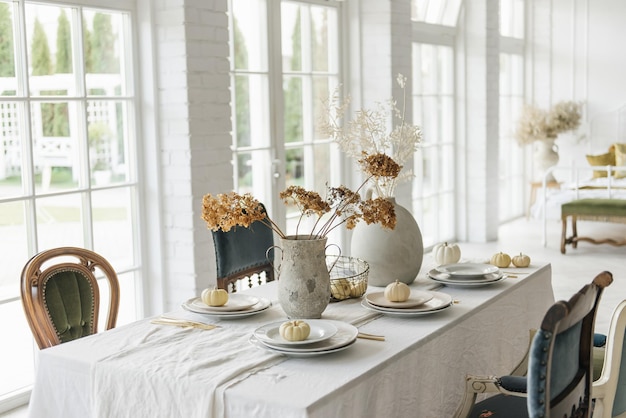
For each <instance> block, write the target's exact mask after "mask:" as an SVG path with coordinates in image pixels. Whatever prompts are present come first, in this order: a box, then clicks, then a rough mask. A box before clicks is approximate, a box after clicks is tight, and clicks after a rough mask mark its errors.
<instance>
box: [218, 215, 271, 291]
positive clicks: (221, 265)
mask: <svg viewBox="0 0 626 418" xmlns="http://www.w3.org/2000/svg"><path fill="white" fill-rule="evenodd" d="M263 211H265V207H263ZM266 221H267V223H264V221H256V222H253V223H252V224H251V225H250V226H249V227H247V228H246V227H243V226H236V227H233V228H232V229H231V230H229V231H228V232H224V231H222V230H218V231H212V235H213V244H214V246H215V260H216V264H217V287H219V288H220V289H226V290H227V291H228V292H235V291H236V290H237V288H238V286H237V282H239V287H244V288H245V287H252V286H254V285H256V284H262V283H264V282H271V281H273V280H274V267H273V266H272V264H273V261H274V255H273V254H274V252H273V251H269V253H268V250H269V249H270V248H271V247H272V246H273V245H274V233H273V232H272V229H271V228H270V227H269V226H268V225H269V218H268V217H267V212H266ZM266 253H268V256H266ZM268 257H269V258H268ZM255 276H256V279H254V281H253V277H255Z"/></svg>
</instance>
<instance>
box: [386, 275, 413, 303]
mask: <svg viewBox="0 0 626 418" xmlns="http://www.w3.org/2000/svg"><path fill="white" fill-rule="evenodd" d="M383 294H384V295H385V299H387V300H388V301H390V302H404V301H406V300H407V299H408V298H409V296H411V288H410V287H409V286H408V285H407V284H406V283H402V282H400V281H398V280H396V281H395V282H393V283H389V284H388V285H387V286H386V287H385V291H384V293H383Z"/></svg>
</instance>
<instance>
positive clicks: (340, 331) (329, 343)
mask: <svg viewBox="0 0 626 418" xmlns="http://www.w3.org/2000/svg"><path fill="white" fill-rule="evenodd" d="M325 321H326V322H329V323H331V324H332V325H334V326H335V328H337V332H336V333H335V335H333V336H332V337H330V338H329V339H327V340H323V341H319V342H316V343H312V344H305V345H293V346H284V345H277V344H273V343H272V342H268V341H259V340H258V339H257V338H256V337H255V336H254V334H253V335H252V338H254V339H255V340H256V341H258V343H259V344H261V345H262V346H264V347H265V348H268V349H273V350H274V351H280V352H281V353H295V354H303V353H309V354H310V353H318V354H325V353H327V352H334V351H335V350H336V349H338V348H341V347H344V346H346V345H349V344H351V343H353V342H354V341H355V340H356V337H357V335H358V334H359V330H358V329H357V327H355V326H354V325H352V324H349V323H347V322H343V321H335V320H325ZM337 351H338V350H337Z"/></svg>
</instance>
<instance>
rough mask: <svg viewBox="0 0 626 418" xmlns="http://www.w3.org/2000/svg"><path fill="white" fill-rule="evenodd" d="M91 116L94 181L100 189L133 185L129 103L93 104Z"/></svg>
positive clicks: (105, 102) (89, 130) (96, 102)
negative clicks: (129, 154) (122, 183)
mask: <svg viewBox="0 0 626 418" xmlns="http://www.w3.org/2000/svg"><path fill="white" fill-rule="evenodd" d="M87 112H88V121H89V122H88V123H89V125H88V127H87V131H88V135H89V161H90V166H91V174H92V181H93V182H94V184H95V185H96V186H102V185H107V184H111V183H121V182H126V181H129V180H130V170H131V167H130V166H129V161H128V148H129V146H130V144H129V143H128V126H127V120H128V116H127V106H126V102H120V101H113V100H92V101H89V102H88V103H87Z"/></svg>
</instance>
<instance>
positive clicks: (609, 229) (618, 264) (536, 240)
mask: <svg viewBox="0 0 626 418" xmlns="http://www.w3.org/2000/svg"><path fill="white" fill-rule="evenodd" d="M547 226H548V228H547V231H548V234H547V237H548V240H547V245H546V247H544V246H543V245H542V242H541V241H542V224H541V222H540V221H538V220H534V219H530V220H527V219H519V220H516V221H514V222H511V223H508V224H506V225H504V226H502V227H501V228H500V230H499V239H498V241H497V242H490V243H486V244H485V243H459V246H460V247H461V251H462V253H463V257H464V258H469V259H472V260H479V259H488V258H489V257H490V256H491V255H492V254H494V253H495V252H499V251H503V252H506V253H508V254H510V255H514V254H518V253H519V252H523V253H524V254H527V255H529V256H530V257H531V263H532V262H542V261H546V262H549V263H551V264H552V276H553V278H552V286H553V288H554V294H555V297H556V299H557V300H560V299H568V298H569V297H570V296H571V295H573V294H574V293H576V292H577V291H578V290H579V289H580V288H581V287H582V286H584V285H585V284H587V283H589V282H591V280H592V279H593V278H594V277H595V275H596V274H598V273H600V272H601V271H603V270H608V271H610V272H611V273H613V278H614V282H613V284H612V285H611V286H610V287H609V288H608V289H607V290H606V291H605V292H604V294H603V296H602V301H601V304H600V309H599V312H598V318H597V320H596V331H597V332H602V333H605V332H606V331H607V329H608V325H609V321H610V317H611V313H612V311H613V308H614V307H615V306H616V305H617V304H618V303H619V302H620V301H621V300H623V299H626V247H614V246H611V245H608V244H603V245H593V244H589V243H584V242H583V243H580V244H579V245H578V248H577V249H572V248H571V247H568V249H567V253H566V254H565V255H563V254H561V252H560V239H561V223H560V221H559V222H550V223H549V224H548V225H547ZM578 234H579V236H583V235H596V236H599V237H617V238H623V237H625V236H626V225H616V224H604V223H597V222H579V225H578ZM23 417H26V407H23V408H18V409H16V410H13V411H11V412H7V413H5V414H0V418H23Z"/></svg>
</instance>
